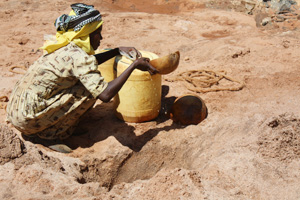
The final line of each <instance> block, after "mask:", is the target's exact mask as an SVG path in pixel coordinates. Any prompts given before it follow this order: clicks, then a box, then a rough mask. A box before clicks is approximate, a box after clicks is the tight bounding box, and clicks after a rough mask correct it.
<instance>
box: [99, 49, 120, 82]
mask: <svg viewBox="0 0 300 200" xmlns="http://www.w3.org/2000/svg"><path fill="white" fill-rule="evenodd" d="M108 50H110V49H102V50H97V51H96V52H95V53H96V54H98V53H103V52H105V51H108ZM115 58H116V57H113V58H111V59H109V60H107V61H106V62H104V63H102V64H101V65H98V70H99V71H100V73H101V75H102V76H103V77H104V81H105V82H110V81H112V80H114V64H115Z"/></svg>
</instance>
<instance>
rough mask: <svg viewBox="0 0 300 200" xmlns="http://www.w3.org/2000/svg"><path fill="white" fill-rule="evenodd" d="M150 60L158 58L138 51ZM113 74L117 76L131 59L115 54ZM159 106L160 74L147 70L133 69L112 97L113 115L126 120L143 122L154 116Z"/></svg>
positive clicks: (156, 114) (127, 65)
mask: <svg viewBox="0 0 300 200" xmlns="http://www.w3.org/2000/svg"><path fill="white" fill-rule="evenodd" d="M140 52H141V54H142V56H143V57H147V58H149V59H150V60H153V59H156V58H158V56H157V55H156V54H154V53H151V52H147V51H140ZM115 62H116V64H115V66H116V69H114V76H115V77H118V76H119V75H120V74H121V73H122V72H124V71H125V70H126V69H127V68H128V67H129V66H130V64H132V62H133V61H131V60H130V59H128V58H126V57H125V56H117V57H116V60H115ZM160 107H161V75H160V74H155V75H150V73H149V72H147V71H141V70H139V69H135V70H134V71H133V72H132V73H131V75H130V76H129V78H128V80H127V81H126V83H125V84H124V85H123V87H122V88H121V90H120V91H119V93H118V94H117V95H116V96H115V97H114V109H115V115H116V116H117V117H118V118H119V119H121V120H124V121H126V122H134V123H138V122H144V121H149V120H152V119H154V118H156V117H157V116H158V114H159V111H160Z"/></svg>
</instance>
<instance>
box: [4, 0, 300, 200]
mask: <svg viewBox="0 0 300 200" xmlns="http://www.w3.org/2000/svg"><path fill="white" fill-rule="evenodd" d="M82 2H85V3H87V4H94V5H95V7H96V8H97V9H99V10H100V11H101V12H102V13H103V18H104V30H103V36H104V40H103V41H102V44H101V47H100V48H112V47H116V46H135V47H136V48H138V49H140V50H148V51H151V52H154V53H156V54H158V55H159V56H163V55H166V54H168V53H171V52H174V51H176V50H179V51H180V52H181V58H182V59H181V61H180V66H179V67H178V69H177V70H176V71H175V72H173V73H171V74H169V75H165V76H164V78H163V91H164V92H165V94H166V96H165V97H164V98H163V108H167V107H168V106H170V104H168V102H169V100H170V99H174V98H176V97H178V96H181V95H183V94H186V93H192V94H197V95H199V96H200V97H201V98H202V99H203V100H204V101H205V103H206V105H207V107H208V111H209V114H208V118H207V119H205V120H204V121H203V122H201V123H200V124H198V125H190V126H180V125H177V124H174V123H173V122H172V120H170V119H168V118H166V116H164V114H163V112H162V113H161V114H160V116H159V117H158V118H157V119H156V120H153V121H150V122H146V123H141V124H135V123H124V122H121V121H120V120H118V119H117V118H116V117H115V116H114V114H113V108H112V102H110V103H107V104H104V103H101V102H100V101H99V102H98V103H97V105H95V108H94V109H93V110H91V111H90V112H89V114H88V116H87V117H86V118H85V119H84V120H83V121H82V123H81V126H82V127H84V128H87V129H88V130H89V133H88V134H85V135H81V136H72V137H71V138H70V139H68V140H67V141H66V142H67V143H68V144H70V145H71V146H72V147H73V148H74V151H73V152H72V153H71V154H62V153H58V152H54V151H51V150H49V149H47V148H45V147H43V146H41V145H38V144H33V143H31V142H28V141H23V139H22V138H21V137H20V133H19V132H18V131H16V130H15V129H14V128H12V127H11V125H9V124H8V125H6V124H5V122H4V119H5V110H4V109H0V120H1V123H2V124H3V125H2V126H1V135H0V139H1V143H0V188H1V189H0V199H24V200H25V199H28V200H29V199H87V200H90V199H170V200H171V199H172V200H173V199H299V198H300V161H299V160H300V112H299V102H298V99H299V98H300V92H299V91H300V81H299V77H300V64H299V55H300V50H299V47H300V35H299V22H298V20H297V17H298V19H299V16H298V15H296V16H292V17H290V18H291V19H288V20H286V21H284V22H277V23H272V24H269V25H267V26H265V27H262V26H260V22H261V21H262V19H263V18H265V17H266V16H269V15H270V16H272V13H273V12H272V11H271V10H268V11H265V10H264V12H260V11H258V10H251V9H250V11H251V12H252V13H253V14H252V15H249V14H247V13H249V9H245V8H249V7H247V6H245V2H249V1H229V0H227V1H204V0H198V1H196V0H186V1H183V0H181V1H175V0H169V1H164V0H156V1H153V2H152V1H151V3H150V1H146V0H143V1H141V0H140V1H129V0H127V1H125V0H111V1H108V0H102V1H96V0H90V1H82ZM71 3H75V1H73V0H66V1H60V0H51V1H50V0H22V1H16V0H2V1H1V2H0V22H1V25H0V26H1V37H0V42H1V46H0V50H1V54H0V67H1V71H0V74H1V79H0V83H1V84H0V96H2V95H8V96H9V94H10V93H11V90H12V89H13V86H14V84H15V83H16V81H17V80H19V79H20V77H21V76H22V75H21V74H16V73H13V72H10V71H9V70H10V68H11V67H14V66H25V67H28V66H30V64H32V63H33V62H34V61H35V60H36V59H37V58H38V57H39V56H41V55H42V52H41V51H40V50H39V47H40V46H42V45H43V37H44V35H45V34H54V33H55V30H54V26H53V22H54V20H55V19H56V17H58V16H59V15H60V14H63V13H68V12H69V10H70V8H69V5H70V4H71ZM216 8H218V9H216ZM273 19H274V18H273ZM202 69H209V70H214V71H221V70H223V71H225V72H226V73H227V75H230V76H232V77H234V78H235V79H237V80H240V81H244V82H245V85H246V86H245V87H244V88H243V89H242V90H240V91H220V92H208V93H193V92H191V91H189V90H188V89H187V88H186V86H185V84H183V82H181V81H175V82H169V81H167V79H169V78H174V77H176V75H177V74H179V73H181V72H184V71H187V70H202ZM15 71H18V69H16V70H15ZM20 71H22V70H20ZM3 104H5V103H2V105H3ZM164 111H165V110H164Z"/></svg>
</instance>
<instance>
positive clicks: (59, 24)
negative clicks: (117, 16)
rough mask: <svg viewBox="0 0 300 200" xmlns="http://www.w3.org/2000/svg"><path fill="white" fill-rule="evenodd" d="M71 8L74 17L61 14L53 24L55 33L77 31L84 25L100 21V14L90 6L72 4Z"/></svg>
mask: <svg viewBox="0 0 300 200" xmlns="http://www.w3.org/2000/svg"><path fill="white" fill-rule="evenodd" d="M71 8H72V10H73V11H74V13H75V14H76V15H66V14H63V15H62V16H60V17H58V18H57V19H56V20H55V23H54V25H55V27H56V30H57V31H63V32H66V31H68V29H72V28H73V29H74V31H79V30H80V29H81V28H82V27H83V26H84V25H86V24H89V23H91V22H94V21H101V20H102V17H101V14H100V12H99V11H98V10H96V9H94V6H92V5H86V4H83V3H76V4H72V5H71Z"/></svg>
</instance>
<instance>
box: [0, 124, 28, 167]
mask: <svg viewBox="0 0 300 200" xmlns="http://www.w3.org/2000/svg"><path fill="white" fill-rule="evenodd" d="M25 153H26V148H25V146H24V143H23V141H21V139H20V138H19V137H18V136H17V134H16V133H15V132H14V131H13V130H12V129H10V128H9V127H7V126H5V125H0V165H3V164H5V163H7V162H10V161H12V160H14V159H16V158H20V157H21V156H22V155H24V154H25Z"/></svg>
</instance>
